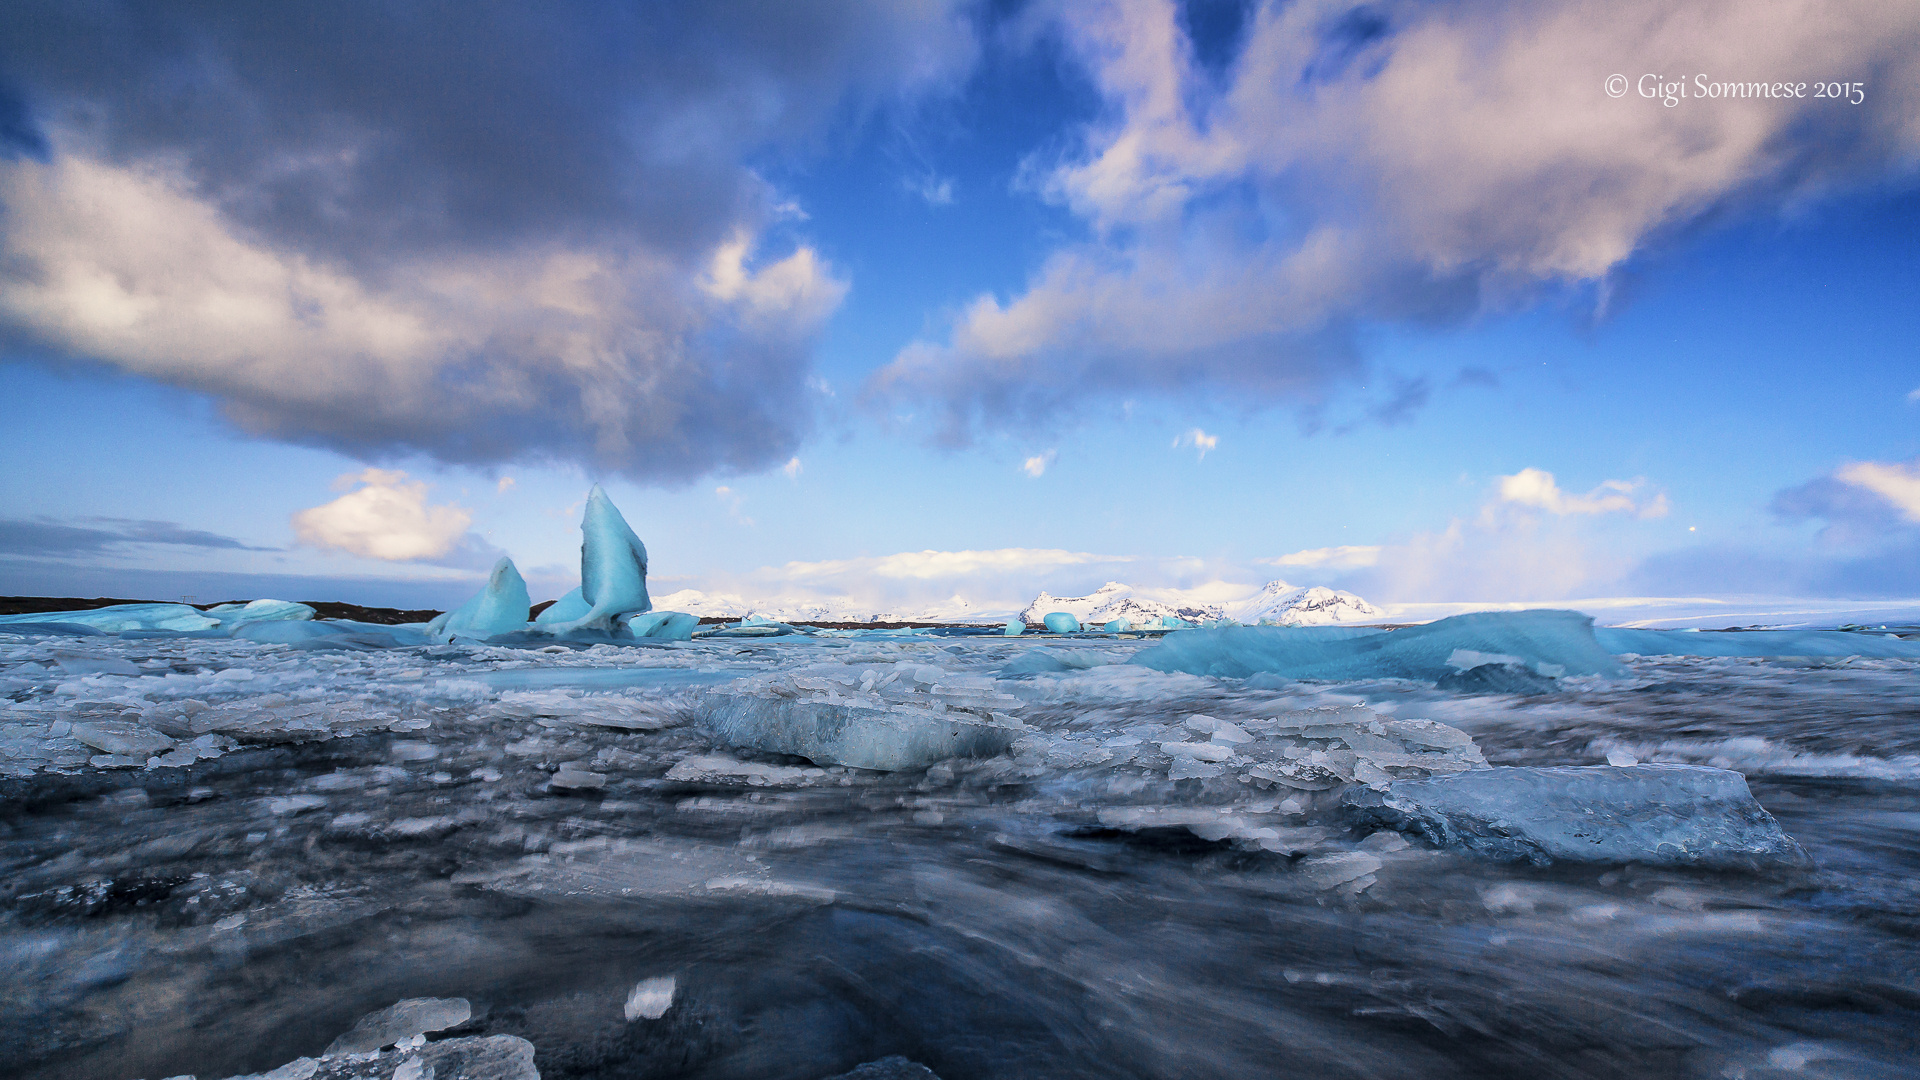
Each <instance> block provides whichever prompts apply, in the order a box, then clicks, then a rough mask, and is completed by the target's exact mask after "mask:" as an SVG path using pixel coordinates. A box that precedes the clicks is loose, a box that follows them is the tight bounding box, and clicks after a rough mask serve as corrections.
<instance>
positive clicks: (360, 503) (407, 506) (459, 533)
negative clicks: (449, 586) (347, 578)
mask: <svg viewBox="0 0 1920 1080" xmlns="http://www.w3.org/2000/svg"><path fill="white" fill-rule="evenodd" d="M356 485H357V486H356ZM349 487H351V488H353V489H354V490H352V491H348V492H347V493H346V494H345V495H342V496H340V497H339V498H337V499H335V500H333V501H332V502H330V503H327V504H325V505H322V506H316V507H313V508H311V509H308V510H301V511H299V512H297V513H295V514H294V515H293V531H294V534H295V535H296V536H298V537H299V538H300V542H301V543H303V544H306V545H308V546H310V547H316V548H322V549H330V550H334V551H344V552H348V553H349V554H353V555H360V556H363V557H365V558H369V559H384V560H386V561H389V562H417V561H426V560H439V559H443V558H445V557H446V556H447V555H449V554H451V553H454V552H455V551H456V550H458V549H459V548H461V547H462V546H463V542H464V541H466V540H467V527H468V526H469V525H471V524H473V515H472V514H470V513H468V512H467V511H466V510H464V509H462V508H461V507H458V506H454V505H450V504H449V505H443V506H429V505H427V485H426V484H425V483H423V482H421V481H419V480H409V479H408V478H407V474H406V473H404V472H397V471H388V470H386V469H367V470H365V471H364V472H360V473H348V474H347V475H345V476H342V477H340V479H339V480H337V481H335V482H334V490H336V491H338V490H342V489H344V488H349Z"/></svg>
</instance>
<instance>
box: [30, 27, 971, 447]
mask: <svg viewBox="0 0 1920 1080" xmlns="http://www.w3.org/2000/svg"><path fill="white" fill-rule="evenodd" d="M0 42H5V45H4V46H0V49H3V50H4V53H5V55H4V58H3V59H4V61H5V64H4V66H5V69H6V71H7V74H8V75H9V77H11V78H12V79H14V80H15V81H17V82H18V84H19V85H20V86H21V87H22V95H23V96H22V97H21V100H27V101H31V102H33V103H34V105H35V108H36V111H35V113H34V114H33V115H32V116H31V117H30V118H28V120H30V122H31V123H30V126H31V129H32V130H33V131H35V132H41V133H44V136H45V141H46V145H47V147H48V148H49V150H48V152H46V153H40V154H13V155H10V156H6V155H0V210H3V211H4V214H5V218H6V222H7V227H6V229H5V231H4V233H0V343H11V344H15V345H26V346H32V347H34V348H35V349H36V350H37V351H39V352H41V353H42V354H47V353H52V354H55V355H66V356H70V357H75V358H79V359H83V360H92V361H99V362H103V363H106V364H108V365H111V366H113V367H116V368H118V369H120V370H123V371H128V372H131V373H134V374H138V375H141V376H145V377H148V378H152V379H157V380H160V381H164V382H168V383H172V384H175V385H179V386H185V387H189V388H192V389H196V390H200V391H204V392H206V393H209V394H211V395H213V396H214V397H215V398H216V399H218V400H219V401H220V402H221V403H222V405H223V406H224V408H225V410H226V412H227V414H228V415H229V416H230V417H231V418H232V419H233V420H234V421H235V422H236V423H237V424H239V425H240V426H242V427H243V428H245V429H246V430H249V431H252V432H255V433H259V434H262V435H266V436H270V437H274V438H280V439H286V440H291V441H296V442H304V443H313V444H319V445H325V446H329V447H334V448H338V449H341V450H344V451H347V452H350V453H358V454H369V453H375V452H379V451H385V450H395V449H412V450H420V451H425V452H428V453H430V454H433V455H435V456H436V457H438V458H440V459H442V460H447V461H459V462H499V461H507V460H521V459H555V460H570V461H575V462H581V463H587V464H590V465H593V466H596V467H603V468H607V469H613V470H618V471H620V472H623V473H625V474H627V475H629V476H632V477H634V478H636V479H642V480H654V481H660V480H683V479H688V478H691V477H694V476H698V475H700V474H702V473H706V472H709V471H714V470H721V471H726V470H747V469H756V468H761V467H765V466H769V465H775V464H777V463H779V462H780V461H783V460H785V459H786V458H787V457H789V456H790V455H791V453H792V450H793V448H794V446H795V445H796V444H797V442H798V440H799V439H800V437H801V436H802V435H803V434H804V433H805V431H806V430H807V428H808V426H809V423H810V416H811V409H812V405H811V402H810V398H809V396H808V395H807V394H806V393H805V387H806V385H807V383H806V380H807V375H808V370H807V369H808V365H809V357H810V354H811V349H812V344H813V342H814V341H815V340H816V338H817V335H818V334H819V332H820V329H821V327H822V325H823V323H824V321H825V319H826V318H827V317H828V316H829V315H830V314H831V313H832V312H833V311H834V310H835V308H836V307H837V306H838V304H839V302H840V299H841V297H842V296H843V295H844V293H845V289H846V281H845V279H844V277H843V276H842V275H840V274H839V273H838V272H837V271H836V270H835V269H834V268H833V267H831V266H829V265H828V264H827V263H826V262H825V261H824V260H823V259H821V258H820V257H819V256H818V255H817V253H816V252H815V251H814V250H813V249H812V248H811V247H810V246H809V245H808V244H806V243H805V242H804V241H803V240H801V239H798V238H796V237H795V236H794V235H793V234H792V233H791V232H790V230H791V229H792V228H793V227H794V226H795V222H796V221H797V220H798V218H799V217H800V216H801V215H797V214H795V213H793V212H792V210H791V208H790V200H789V199H786V198H784V197H782V196H781V195H780V194H779V193H778V192H777V191H775V190H774V189H773V188H772V187H771V186H770V185H769V184H768V183H767V182H766V181H765V180H764V179H763V178H761V177H760V176H759V175H758V174H757V173H755V172H754V171H753V169H751V168H749V167H748V166H747V164H745V163H746V162H747V161H748V160H749V159H750V158H752V159H764V158H766V157H767V156H768V155H776V156H778V155H794V154H804V153H806V152H807V151H808V148H809V146H810V145H811V144H812V143H813V142H814V141H815V140H817V139H819V138H820V137H821V136H822V135H823V134H824V133H826V132H827V131H828V130H829V129H830V127H831V126H832V125H834V124H835V123H839V122H841V121H843V120H847V119H852V120H855V121H857V120H858V118H859V117H860V116H861V115H863V114H866V113H870V112H872V111H874V110H878V109H891V108H895V107H904V106H906V105H907V104H909V103H910V102H912V101H914V100H917V99H920V98H923V97H925V96H926V95H929V94H937V93H941V92H943V91H944V90H945V89H946V88H948V87H951V86H953V85H955V83H956V80H958V79H960V78H961V77H963V76H964V75H965V73H966V72H967V71H968V70H969V69H970V67H971V65H972V63H973V59H974V56H975V53H976V51H977V45H976V42H975V35H974V31H973V26H972V20H971V15H970V13H969V11H968V10H967V8H966V5H964V4H961V3H957V2H956V3H946V2H941V0H928V2H924V3H915V4H893V3H881V2H878V0H873V2H862V0H847V2H845V3H839V4H830V5H771V6H769V5H764V4H754V3H751V2H747V0H741V2H738V3H727V2H721V3H715V4H699V5H668V6H666V7H657V8H650V9H647V10H646V11H645V12H644V13H643V12H641V11H637V10H632V9H630V8H628V7H627V6H623V5H616V4H610V3H597V2H580V3H564V2H563V3H561V4H560V5H558V6H557V7H554V6H550V7H545V8H542V9H541V11H540V12H538V13H530V12H524V11H521V10H519V9H514V8H511V7H508V6H500V5H485V4H483V5H480V6H478V7H459V8H452V7H446V8H434V7H428V8H415V7H410V8H407V9H405V10H402V9H397V8H393V7H392V6H391V5H382V4H374V3H361V2H355V0H348V2H345V3H341V4H335V5H328V6H327V7H326V8H325V9H324V10H318V11H309V12H300V13H291V12H285V11H281V10H280V9H275V8H260V7H252V6H248V5H242V4H234V5H224V6H222V5H199V4H188V3H177V4H176V3H168V2H166V0H162V2H159V3H154V4H143V5H139V6H138V7H137V8H134V7H113V6H110V7H106V8H99V9H94V10H90V11H85V12H83V11H81V10H79V9H76V8H73V7H71V6H70V5H65V4H59V3H51V2H48V3H37V2H34V0H27V2H26V3H23V4H15V5H10V6H9V7H8V8H7V14H6V15H0ZM0 97H5V95H0ZM8 100H11V99H8ZM9 108H11V106H9V105H8V104H7V101H0V126H5V125H13V126H18V125H17V124H14V122H13V121H12V120H9V119H8V116H9V114H8V109H9ZM15 111H18V110H15ZM23 122H25V121H23ZM8 130H11V127H9V128H8ZM14 141H15V142H17V141H18V140H17V139H16V140H14Z"/></svg>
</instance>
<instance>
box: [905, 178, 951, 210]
mask: <svg viewBox="0 0 1920 1080" xmlns="http://www.w3.org/2000/svg"><path fill="white" fill-rule="evenodd" d="M901 184H902V185H903V186H904V187H905V188H906V189H907V190H908V191H910V192H912V193H913V194H915V195H918V196H920V197H921V198H922V199H925V200H926V201H927V205H928V206H951V205H953V178H952V177H946V176H940V175H937V174H935V173H930V172H929V173H922V174H920V175H918V176H909V177H907V178H905V179H904V180H902V181H901Z"/></svg>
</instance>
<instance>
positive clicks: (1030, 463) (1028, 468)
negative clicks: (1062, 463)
mask: <svg viewBox="0 0 1920 1080" xmlns="http://www.w3.org/2000/svg"><path fill="white" fill-rule="evenodd" d="M1059 456H1060V455H1059V451H1057V450H1048V451H1046V452H1045V453H1042V454H1035V455H1033V456H1032V457H1030V458H1028V459H1027V460H1025V461H1023V462H1021V463H1020V471H1021V472H1023V473H1026V474H1027V475H1028V476H1031V477H1033V478H1034V479H1035V480H1038V479H1040V478H1041V477H1042V476H1045V475H1047V467H1048V466H1050V465H1052V464H1053V459H1054V458H1056V457H1059Z"/></svg>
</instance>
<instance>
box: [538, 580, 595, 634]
mask: <svg viewBox="0 0 1920 1080" xmlns="http://www.w3.org/2000/svg"><path fill="white" fill-rule="evenodd" d="M592 610H593V605H592V604H589V603H587V598H586V597H584V596H581V595H580V589H579V586H575V587H574V588H571V589H568V590H567V593H566V595H565V596H562V597H561V598H560V599H558V600H555V601H554V602H553V603H551V604H549V605H547V607H546V610H544V611H542V612H540V614H539V615H536V616H535V617H534V620H533V624H534V625H535V626H551V625H552V624H554V623H568V622H573V621H574V620H576V619H584V618H586V617H587V612H589V611H592Z"/></svg>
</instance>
